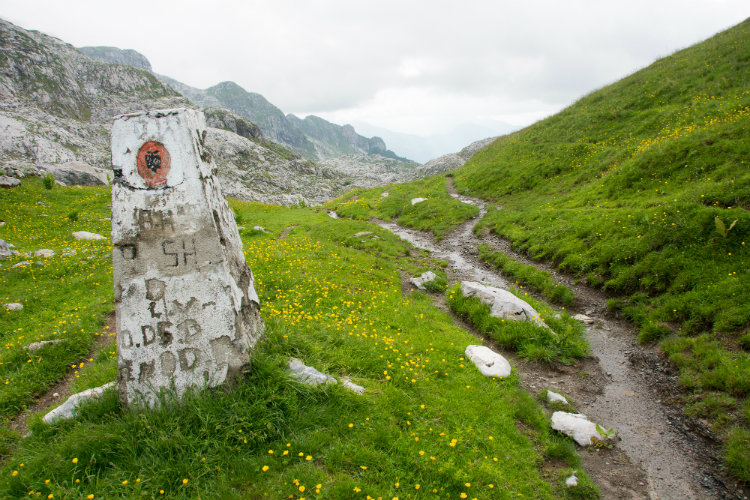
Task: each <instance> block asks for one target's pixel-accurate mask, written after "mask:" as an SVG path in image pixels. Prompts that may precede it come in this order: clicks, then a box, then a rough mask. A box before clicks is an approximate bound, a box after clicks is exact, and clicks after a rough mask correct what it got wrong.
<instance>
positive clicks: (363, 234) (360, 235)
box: [354, 231, 372, 238]
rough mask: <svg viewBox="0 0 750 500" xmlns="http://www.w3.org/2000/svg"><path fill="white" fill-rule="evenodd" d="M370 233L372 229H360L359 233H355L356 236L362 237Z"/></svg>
mask: <svg viewBox="0 0 750 500" xmlns="http://www.w3.org/2000/svg"><path fill="white" fill-rule="evenodd" d="M368 234H372V231H360V232H358V233H357V234H355V235H354V237H355V238H361V237H362V236H367V235H368Z"/></svg>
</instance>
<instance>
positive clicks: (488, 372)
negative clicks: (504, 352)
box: [464, 345, 511, 378]
mask: <svg viewBox="0 0 750 500" xmlns="http://www.w3.org/2000/svg"><path fill="white" fill-rule="evenodd" d="M464 354H466V357H467V358H469V360H471V361H472V362H473V363H474V364H475V365H476V367H477V368H478V369H479V371H480V372H481V373H482V375H484V376H485V377H498V378H501V377H507V376H509V375H510V372H511V368H510V363H508V360H507V359H505V358H504V357H503V356H501V355H500V354H498V353H496V352H495V351H493V350H492V349H490V348H489V347H485V346H483V345H470V346H469V347H467V348H466V351H465V352H464Z"/></svg>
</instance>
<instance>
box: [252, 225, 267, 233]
mask: <svg viewBox="0 0 750 500" xmlns="http://www.w3.org/2000/svg"><path fill="white" fill-rule="evenodd" d="M253 229H255V230H256V231H260V232H261V233H267V232H268V231H266V228H265V227H263V226H253Z"/></svg>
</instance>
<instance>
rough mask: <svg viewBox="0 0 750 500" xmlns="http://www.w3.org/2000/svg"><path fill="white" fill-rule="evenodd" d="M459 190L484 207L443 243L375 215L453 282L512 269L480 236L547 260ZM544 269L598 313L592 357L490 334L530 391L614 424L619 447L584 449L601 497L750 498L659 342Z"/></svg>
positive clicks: (497, 280)
mask: <svg viewBox="0 0 750 500" xmlns="http://www.w3.org/2000/svg"><path fill="white" fill-rule="evenodd" d="M451 187H452V186H449V188H451ZM452 196H453V197H454V198H456V199H458V200H460V201H462V202H464V203H470V204H473V205H476V206H478V207H479V208H480V215H479V217H478V218H476V219H473V220H470V221H468V222H466V223H464V224H462V225H461V226H459V227H457V228H456V229H455V230H454V231H453V232H451V233H450V234H449V235H447V236H446V237H445V238H444V239H443V240H442V241H439V242H436V241H435V240H434V239H433V238H432V236H431V235H430V234H427V233H423V232H420V231H416V230H411V229H407V228H403V227H400V226H398V225H396V224H394V223H390V222H383V221H378V224H379V225H380V226H381V227H383V228H385V229H388V230H390V231H391V232H393V233H394V234H396V235H398V236H399V237H401V238H402V239H404V240H407V241H409V242H410V243H412V244H413V245H414V246H416V247H418V248H422V249H427V250H429V251H430V252H431V256H432V257H434V258H437V259H441V260H445V261H447V262H448V267H447V269H446V272H447V275H448V280H449V282H450V283H453V282H457V281H462V280H471V281H481V282H484V283H486V284H489V285H492V286H498V287H502V288H508V280H507V279H506V278H504V277H503V276H502V275H499V274H498V273H497V272H496V271H495V270H494V269H491V268H490V267H489V266H487V265H486V264H484V263H483V262H481V261H480V260H479V258H478V256H477V255H478V251H477V246H478V245H479V244H480V243H485V244H489V245H490V246H492V247H494V248H495V249H496V250H498V251H503V252H506V253H508V254H509V255H510V256H512V257H514V258H516V259H517V260H519V261H522V262H524V263H525V264H529V265H534V266H536V267H538V268H545V266H540V265H539V264H538V263H536V262H533V261H530V260H529V259H527V258H525V257H524V256H521V255H518V254H516V253H515V252H513V251H512V250H511V249H510V246H509V244H508V243H507V242H504V241H502V240H500V239H499V238H497V237H487V235H483V236H482V238H481V239H480V238H478V237H477V236H475V235H474V233H473V227H474V225H475V223H476V222H477V220H479V218H481V217H482V216H484V214H485V213H486V206H485V203H484V202H482V201H481V200H476V199H473V198H468V197H465V196H461V195H458V194H456V193H455V192H454V193H453V194H452ZM545 270H548V271H550V272H551V273H552V275H553V276H554V277H555V278H556V279H558V280H559V281H560V282H562V283H563V284H565V285H566V286H569V287H570V288H572V289H574V290H575V292H576V302H575V305H574V306H573V307H572V308H568V312H570V313H571V314H576V313H582V314H586V315H587V316H589V317H590V318H591V319H592V320H593V322H592V323H591V324H589V325H587V339H588V341H589V344H590V347H591V352H592V357H591V358H590V359H586V360H582V361H579V362H578V363H577V364H575V365H573V366H545V365H541V364H539V363H531V362H527V361H525V360H523V359H521V358H518V357H517V356H515V355H514V354H513V353H508V352H507V351H502V350H501V349H498V348H497V346H493V345H492V341H491V340H488V339H483V341H484V343H485V344H486V345H489V346H490V347H492V348H493V349H496V350H499V351H501V352H503V355H505V356H506V357H508V358H509V359H510V360H511V363H512V365H513V366H514V368H515V369H516V370H517V372H518V373H519V375H520V378H521V384H522V386H523V387H524V388H525V389H526V390H527V391H528V392H530V393H531V394H537V393H539V392H540V391H542V390H544V389H547V388H549V389H552V390H555V391H557V392H561V393H563V394H565V395H566V396H568V399H569V400H571V402H572V403H573V405H574V407H575V409H576V410H577V411H579V412H581V413H584V414H585V415H587V416H588V417H589V418H591V419H592V420H594V421H596V422H598V423H599V424H601V425H602V426H604V427H606V428H614V429H615V431H616V432H617V435H618V442H617V444H616V445H615V447H614V448H613V449H611V450H606V449H604V450H592V449H587V450H581V456H582V458H583V465H584V468H585V469H586V471H587V472H588V473H589V475H590V476H591V478H592V479H593V480H594V481H595V483H596V484H597V486H598V487H599V489H600V491H601V493H602V498H604V499H641V498H649V499H652V500H693V499H694V500H700V499H706V500H713V499H735V498H736V499H743V498H747V496H745V495H746V494H747V492H743V491H741V490H740V489H739V488H738V487H737V486H736V484H735V483H734V481H732V480H731V479H730V478H729V477H728V476H727V475H726V474H725V473H724V472H723V471H722V469H721V462H720V457H721V451H720V449H719V446H718V444H717V442H716V441H715V440H714V439H713V438H712V436H711V433H710V431H709V430H708V429H707V428H705V426H702V425H701V424H700V422H697V421H694V420H693V419H690V418H688V417H686V416H685V415H684V413H683V412H682V411H681V410H680V408H679V407H678V406H677V405H676V404H675V399H676V397H677V396H678V395H679V394H680V392H681V391H680V389H679V387H678V386H677V383H676V372H674V371H673V369H672V368H671V366H670V365H669V363H668V362H667V361H666V360H664V358H663V357H662V355H661V354H660V352H659V349H658V347H655V346H644V345H641V344H639V343H638V342H637V340H636V337H635V334H634V332H633V326H632V325H630V324H629V323H627V322H625V321H622V320H619V319H617V318H615V317H612V316H611V315H610V314H608V312H607V305H606V301H607V297H606V296H604V295H603V294H602V293H601V292H599V291H598V290H594V289H590V288H588V287H586V286H584V285H581V284H577V283H574V282H573V280H571V279H570V278H569V277H566V276H564V275H561V274H560V273H559V272H557V271H556V270H554V269H550V268H548V267H547V268H546V269H545ZM532 295H534V294H532ZM537 298H540V299H542V300H544V299H543V298H542V297H537ZM435 300H436V305H437V306H438V307H440V308H441V309H444V310H448V308H447V305H446V304H445V299H444V298H442V297H441V298H436V299H435ZM571 309H572V310H571ZM456 322H457V324H459V326H461V327H462V328H465V329H467V330H469V331H471V332H472V333H474V334H475V335H477V336H480V335H479V334H477V332H476V331H474V329H473V328H471V326H470V325H467V324H464V323H463V322H461V320H459V319H456ZM480 337H481V336H480Z"/></svg>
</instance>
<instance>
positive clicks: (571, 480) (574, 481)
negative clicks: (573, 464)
mask: <svg viewBox="0 0 750 500" xmlns="http://www.w3.org/2000/svg"><path fill="white" fill-rule="evenodd" d="M577 474H578V471H577V470H574V471H573V474H571V475H570V476H569V477H567V478H566V479H565V486H567V487H568V488H572V487H573V486H578V475H577Z"/></svg>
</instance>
